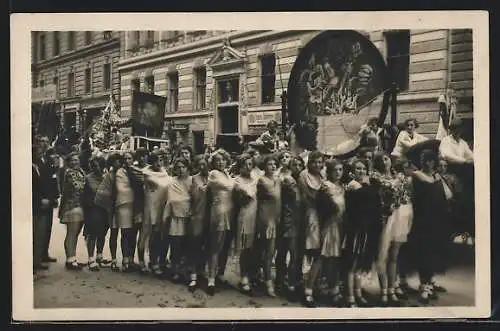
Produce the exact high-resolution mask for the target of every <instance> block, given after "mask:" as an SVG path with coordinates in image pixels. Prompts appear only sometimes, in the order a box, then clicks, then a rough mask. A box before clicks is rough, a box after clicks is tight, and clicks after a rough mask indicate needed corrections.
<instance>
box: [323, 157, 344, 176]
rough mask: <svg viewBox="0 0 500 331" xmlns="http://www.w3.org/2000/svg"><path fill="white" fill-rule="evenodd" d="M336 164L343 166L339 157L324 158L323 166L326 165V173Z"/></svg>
mask: <svg viewBox="0 0 500 331" xmlns="http://www.w3.org/2000/svg"><path fill="white" fill-rule="evenodd" d="M338 165H342V166H344V163H342V161H340V160H339V159H335V158H333V159H329V160H326V162H325V166H326V173H327V174H328V173H331V172H332V171H334V170H335V168H336V167H337V166H338Z"/></svg>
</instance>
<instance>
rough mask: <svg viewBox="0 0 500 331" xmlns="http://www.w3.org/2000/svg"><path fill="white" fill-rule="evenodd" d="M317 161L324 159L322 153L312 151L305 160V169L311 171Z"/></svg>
mask: <svg viewBox="0 0 500 331" xmlns="http://www.w3.org/2000/svg"><path fill="white" fill-rule="evenodd" d="M318 159H324V157H323V153H321V152H320V151H312V152H311V153H309V157H308V159H307V169H311V166H312V165H313V163H314V162H316V160H318Z"/></svg>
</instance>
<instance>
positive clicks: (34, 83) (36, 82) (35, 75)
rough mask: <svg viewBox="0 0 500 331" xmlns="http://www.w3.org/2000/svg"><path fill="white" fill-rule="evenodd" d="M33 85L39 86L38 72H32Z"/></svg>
mask: <svg viewBox="0 0 500 331" xmlns="http://www.w3.org/2000/svg"><path fill="white" fill-rule="evenodd" d="M31 86H33V87H38V74H37V73H36V72H32V73H31Z"/></svg>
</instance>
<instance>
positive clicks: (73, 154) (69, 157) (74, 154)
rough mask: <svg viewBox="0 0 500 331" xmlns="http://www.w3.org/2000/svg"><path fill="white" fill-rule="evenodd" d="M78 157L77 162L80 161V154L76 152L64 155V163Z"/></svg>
mask: <svg viewBox="0 0 500 331" xmlns="http://www.w3.org/2000/svg"><path fill="white" fill-rule="evenodd" d="M74 157H78V160H80V153H78V152H76V151H72V152H70V153H69V154H68V155H66V158H65V159H64V160H65V161H66V162H69V161H71V159H72V158H74Z"/></svg>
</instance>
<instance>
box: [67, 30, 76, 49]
mask: <svg viewBox="0 0 500 331" xmlns="http://www.w3.org/2000/svg"><path fill="white" fill-rule="evenodd" d="M75 43H76V40H75V31H68V49H69V50H70V51H72V50H74V49H75V48H76V45H75Z"/></svg>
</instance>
